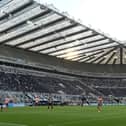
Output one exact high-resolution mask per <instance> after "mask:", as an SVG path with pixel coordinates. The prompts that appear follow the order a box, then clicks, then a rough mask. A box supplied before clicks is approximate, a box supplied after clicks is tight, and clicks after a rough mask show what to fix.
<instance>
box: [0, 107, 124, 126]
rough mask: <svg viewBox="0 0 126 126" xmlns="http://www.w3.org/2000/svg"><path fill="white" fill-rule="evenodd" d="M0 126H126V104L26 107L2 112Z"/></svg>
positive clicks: (0, 113)
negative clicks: (50, 108)
mask: <svg viewBox="0 0 126 126" xmlns="http://www.w3.org/2000/svg"><path fill="white" fill-rule="evenodd" d="M0 126H126V106H104V107H103V111H102V112H97V108H96V107H90V106H85V107H79V106H78V107H74V106H73V107H72V106H71V107H60V106H59V107H54V110H52V111H51V110H47V107H25V108H10V109H9V110H8V111H7V112H0Z"/></svg>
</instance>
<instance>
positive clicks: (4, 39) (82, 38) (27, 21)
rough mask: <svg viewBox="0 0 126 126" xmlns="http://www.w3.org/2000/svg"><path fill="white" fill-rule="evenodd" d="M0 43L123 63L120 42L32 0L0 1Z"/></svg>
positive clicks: (74, 57)
mask: <svg viewBox="0 0 126 126" xmlns="http://www.w3.org/2000/svg"><path fill="white" fill-rule="evenodd" d="M0 44H5V45H8V46H12V47H15V48H21V49H23V50H27V51H33V52H36V53H42V54H48V55H51V56H56V57H57V58H64V59H67V60H70V61H77V62H84V63H94V64H126V48H125V45H124V44H122V43H121V42H120V41H117V40H114V39H113V38H110V37H108V36H106V35H104V34H103V33H100V32H98V31H96V30H94V29H92V28H90V27H87V26H85V25H83V24H81V23H80V22H79V21H76V20H74V19H73V18H70V16H69V15H68V14H66V13H61V12H59V11H58V10H57V9H56V8H54V7H52V6H49V5H45V4H43V5H42V4H40V3H37V2H36V1H33V0H1V1H0Z"/></svg>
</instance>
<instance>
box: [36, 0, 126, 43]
mask: <svg viewBox="0 0 126 126" xmlns="http://www.w3.org/2000/svg"><path fill="white" fill-rule="evenodd" d="M36 1H38V2H40V3H48V4H53V5H54V6H55V7H56V8H58V9H59V10H60V11H61V12H68V13H69V15H71V17H74V18H75V19H81V20H82V23H83V24H84V25H86V26H89V25H90V26H91V27H92V28H94V29H96V30H100V31H102V32H103V33H105V34H107V35H109V36H110V37H112V38H114V39H117V40H120V41H122V42H126V35H125V34H126V0H36Z"/></svg>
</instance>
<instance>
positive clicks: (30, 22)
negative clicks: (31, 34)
mask: <svg viewBox="0 0 126 126" xmlns="http://www.w3.org/2000/svg"><path fill="white" fill-rule="evenodd" d="M26 23H27V24H28V25H31V26H33V25H36V24H34V23H33V22H32V21H30V20H28V21H26Z"/></svg>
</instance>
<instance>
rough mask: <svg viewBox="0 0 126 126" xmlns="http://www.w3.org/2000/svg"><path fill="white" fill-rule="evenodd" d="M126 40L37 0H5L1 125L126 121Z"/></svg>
mask: <svg viewBox="0 0 126 126" xmlns="http://www.w3.org/2000/svg"><path fill="white" fill-rule="evenodd" d="M125 68H126V45H125V44H124V43H122V42H120V41H118V40H115V39H113V38H111V37H109V36H107V35H105V34H103V33H101V32H98V31H97V30H95V29H93V28H91V27H88V26H86V25H84V24H82V23H81V22H80V21H78V20H75V19H73V18H71V17H70V16H69V15H68V14H66V13H62V12H60V11H59V10H58V9H56V8H55V7H54V6H50V5H48V4H42V3H39V2H37V1H36V0H0V126H112V125H113V126H125V125H126V119H125V117H126V69H125Z"/></svg>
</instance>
